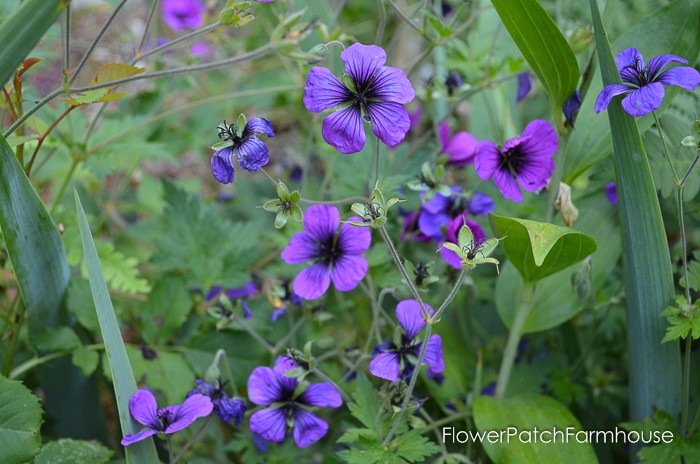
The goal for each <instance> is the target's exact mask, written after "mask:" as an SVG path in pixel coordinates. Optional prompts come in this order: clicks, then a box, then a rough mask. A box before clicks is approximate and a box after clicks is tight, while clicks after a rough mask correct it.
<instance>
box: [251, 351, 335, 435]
mask: <svg viewBox="0 0 700 464" xmlns="http://www.w3.org/2000/svg"><path fill="white" fill-rule="evenodd" d="M298 368H299V366H298V365H297V364H296V363H295V362H294V361H293V360H292V358H290V357H289V356H280V357H279V358H277V361H276V362H275V368H274V369H270V368H269V367H264V366H263V367H256V368H255V370H253V373H252V374H250V378H249V379H248V398H250V401H252V402H253V403H255V404H257V405H260V406H271V407H269V408H265V409H261V410H260V411H257V412H256V413H254V414H253V415H252V416H250V430H251V431H252V432H253V433H257V434H259V435H261V436H262V438H264V439H265V440H269V441H274V442H277V443H279V442H281V441H283V440H284V437H285V435H286V430H287V424H288V423H293V424H294V425H293V427H294V432H293V434H294V441H295V442H296V444H297V446H298V447H299V448H306V447H307V446H309V445H311V444H313V443H315V442H317V441H318V440H320V439H321V438H322V437H323V436H324V435H325V434H326V432H328V423H327V422H326V421H324V420H323V419H321V418H319V417H318V416H316V415H315V414H313V413H311V412H309V411H308V410H307V409H308V407H309V406H317V407H319V408H337V407H340V406H341V405H342V404H343V400H342V398H341V397H340V393H338V391H337V390H336V389H335V388H334V387H333V386H332V385H331V384H329V383H327V382H322V383H313V384H311V385H309V386H307V387H306V388H305V389H304V390H303V391H301V392H297V391H296V389H297V386H298V385H299V381H298V380H297V379H296V378H293V377H287V376H285V375H284V373H285V372H287V371H288V370H290V369H298ZM273 404H274V406H272V405H273Z"/></svg>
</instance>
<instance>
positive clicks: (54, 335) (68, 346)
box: [34, 327, 80, 351]
mask: <svg viewBox="0 0 700 464" xmlns="http://www.w3.org/2000/svg"><path fill="white" fill-rule="evenodd" d="M34 346H36V348H37V349H38V350H39V351H64V350H72V349H74V348H77V347H79V346H80V339H79V338H78V336H77V335H76V334H75V332H73V330H72V329H71V328H70V327H56V328H53V329H48V330H46V331H45V332H43V333H41V334H39V335H37V336H36V337H35V338H34Z"/></svg>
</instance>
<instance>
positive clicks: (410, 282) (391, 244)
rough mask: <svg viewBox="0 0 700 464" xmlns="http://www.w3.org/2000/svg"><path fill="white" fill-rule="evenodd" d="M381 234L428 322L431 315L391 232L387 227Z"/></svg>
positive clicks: (384, 227)
mask: <svg viewBox="0 0 700 464" xmlns="http://www.w3.org/2000/svg"><path fill="white" fill-rule="evenodd" d="M379 232H380V233H381V235H382V238H383V239H384V243H386V246H387V248H389V254H391V257H392V258H393V259H394V264H396V267H397V268H399V272H400V273H401V276H402V277H403V280H404V282H406V285H408V288H409V290H410V291H411V294H412V295H413V298H415V300H416V301H417V302H418V304H419V305H420V309H421V312H422V313H423V319H425V320H426V321H427V320H429V319H430V313H429V312H428V310H427V309H426V307H425V303H423V299H422V298H421V297H420V295H419V294H418V289H417V288H416V286H415V285H414V284H413V280H411V277H410V276H409V275H408V272H407V271H406V268H405V267H404V265H403V263H402V262H401V257H400V256H399V253H398V251H396V247H395V246H394V242H392V241H391V237H389V232H387V230H386V226H382V227H381V228H380V229H379Z"/></svg>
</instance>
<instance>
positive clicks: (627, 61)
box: [615, 47, 644, 72]
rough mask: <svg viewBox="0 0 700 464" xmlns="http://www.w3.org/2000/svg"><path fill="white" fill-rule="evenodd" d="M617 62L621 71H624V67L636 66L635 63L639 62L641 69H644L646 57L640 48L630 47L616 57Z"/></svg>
mask: <svg viewBox="0 0 700 464" xmlns="http://www.w3.org/2000/svg"><path fill="white" fill-rule="evenodd" d="M615 64H616V65H617V70H618V71H620V72H622V70H623V68H625V67H627V66H634V65H635V64H639V67H640V69H644V57H643V56H642V54H641V53H639V50H637V49H636V48H634V47H630V48H626V49H624V50H622V51H621V52H620V53H619V54H618V55H617V56H616V57H615Z"/></svg>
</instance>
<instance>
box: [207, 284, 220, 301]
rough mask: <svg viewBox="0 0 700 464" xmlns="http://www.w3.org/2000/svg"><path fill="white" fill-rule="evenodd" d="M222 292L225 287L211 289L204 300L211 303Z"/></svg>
mask: <svg viewBox="0 0 700 464" xmlns="http://www.w3.org/2000/svg"><path fill="white" fill-rule="evenodd" d="M221 290H223V287H220V286H218V285H215V286H214V287H212V288H210V289H209V292H207V294H206V296H205V297H204V299H205V300H206V301H211V300H213V299H214V297H215V296H217V295H218V294H219V293H221Z"/></svg>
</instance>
